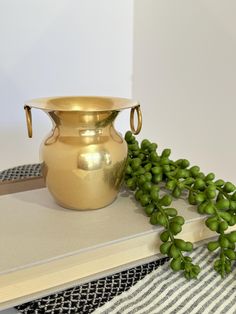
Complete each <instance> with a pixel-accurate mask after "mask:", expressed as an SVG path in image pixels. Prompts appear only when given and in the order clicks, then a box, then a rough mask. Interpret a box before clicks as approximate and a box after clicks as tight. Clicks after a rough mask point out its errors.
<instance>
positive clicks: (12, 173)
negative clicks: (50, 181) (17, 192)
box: [0, 164, 41, 182]
mask: <svg viewBox="0 0 236 314" xmlns="http://www.w3.org/2000/svg"><path fill="white" fill-rule="evenodd" d="M40 176H41V164H32V165H23V166H18V167H14V168H10V169H7V170H3V171H0V182H3V181H13V180H20V179H27V178H34V177H40Z"/></svg>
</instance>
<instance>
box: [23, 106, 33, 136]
mask: <svg viewBox="0 0 236 314" xmlns="http://www.w3.org/2000/svg"><path fill="white" fill-rule="evenodd" d="M24 109H25V116H26V123H27V130H28V136H29V137H30V138H31V137H32V134H33V131H32V114H31V107H29V106H24Z"/></svg>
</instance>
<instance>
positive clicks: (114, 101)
mask: <svg viewBox="0 0 236 314" xmlns="http://www.w3.org/2000/svg"><path fill="white" fill-rule="evenodd" d="M137 106H138V109H136V110H139V111H140V109H139V105H138V103H137V102H135V101H131V100H128V99H122V98H108V97H59V98H58V97H57V98H46V99H38V100H32V101H29V102H27V103H26V106H25V110H26V118H27V127H28V134H29V136H30V135H32V119H31V111H30V110H31V107H34V108H39V109H43V110H44V111H46V113H47V114H48V115H49V117H50V118H51V120H52V123H53V129H52V131H51V133H50V134H49V136H48V137H47V139H46V140H45V141H44V143H43V144H42V146H41V157H42V161H43V176H44V178H45V181H46V185H47V187H48V189H49V191H50V192H51V194H52V195H53V197H54V198H55V200H56V202H57V203H58V204H60V205H61V206H63V207H66V208H72V209H79V210H87V209H96V208H100V207H104V206H106V205H108V204H110V203H111V202H112V201H113V200H114V199H115V198H116V196H117V193H118V191H119V189H120V185H121V183H122V181H123V177H124V169H125V165H126V161H127V145H126V142H125V141H124V139H123V138H122V136H121V135H120V134H119V133H117V132H116V130H115V129H114V120H115V118H116V117H117V115H118V114H119V111H120V110H121V109H124V108H137ZM93 108H94V110H93ZM86 109H87V110H86ZM139 111H137V112H139ZM140 114H141V112H140ZM141 122H142V121H140V120H139V124H138V129H141ZM135 131H137V130H135Z"/></svg>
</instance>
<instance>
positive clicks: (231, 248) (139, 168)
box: [125, 131, 236, 279]
mask: <svg viewBox="0 0 236 314" xmlns="http://www.w3.org/2000/svg"><path fill="white" fill-rule="evenodd" d="M125 140H126V142H127V144H128V163H127V167H126V173H125V183H126V186H127V187H128V188H129V189H130V190H132V191H134V195H135V198H136V200H137V201H139V202H140V203H141V205H142V207H144V210H145V212H146V214H147V216H149V217H150V223H151V224H153V225H160V226H163V227H164V230H163V231H162V232H161V234H160V239H161V241H162V242H163V243H162V244H161V246H160V251H161V253H162V254H164V255H167V256H169V257H170V258H171V262H170V267H171V268H172V269H173V270H174V271H183V272H184V275H185V277H186V278H187V279H191V278H197V276H198V274H199V273H200V267H199V265H196V264H194V263H193V261H192V259H191V257H189V256H185V255H184V252H191V251H192V250H193V244H192V243H191V242H188V241H184V240H182V239H180V238H178V237H176V236H177V234H179V233H180V232H181V230H182V226H183V224H184V222H185V221H184V217H182V216H179V215H178V212H177V210H176V209H175V208H173V207H170V206H171V203H172V200H173V198H175V199H178V198H180V197H184V196H185V195H187V197H186V199H187V200H188V202H189V204H191V205H196V209H197V211H198V213H200V214H203V215H208V216H207V218H206V220H205V224H206V226H207V227H208V228H209V229H210V230H212V231H215V232H216V233H217V234H218V238H217V240H216V241H211V242H209V243H208V245H207V247H208V250H209V251H215V250H218V253H219V254H218V258H217V259H216V260H215V261H214V269H215V271H216V272H218V273H219V274H220V275H221V276H222V277H225V276H226V274H228V273H229V272H231V268H232V262H233V261H234V260H235V259H236V252H235V242H236V231H232V232H230V233H227V229H228V227H229V226H233V225H235V224H236V187H235V185H234V184H232V183H231V182H225V181H224V180H222V179H219V180H215V174H214V173H209V174H207V175H205V174H204V173H202V172H201V171H200V168H199V167H198V166H192V167H191V166H190V163H189V161H188V160H186V159H178V160H176V161H173V160H171V159H170V155H171V150H170V149H168V148H166V149H164V150H163V151H162V153H161V154H158V153H157V144H155V143H151V142H150V141H149V140H147V139H144V140H143V141H142V142H141V145H139V143H138V141H137V140H136V139H135V137H134V136H133V135H132V133H131V132H130V131H128V132H126V134H125ZM161 186H162V187H163V186H164V189H163V188H161ZM160 189H162V195H160ZM163 191H164V195H163Z"/></svg>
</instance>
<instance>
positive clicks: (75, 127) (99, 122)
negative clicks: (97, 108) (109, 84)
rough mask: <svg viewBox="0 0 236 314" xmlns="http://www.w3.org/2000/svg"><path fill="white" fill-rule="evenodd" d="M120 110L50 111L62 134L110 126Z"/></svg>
mask: <svg viewBox="0 0 236 314" xmlns="http://www.w3.org/2000/svg"><path fill="white" fill-rule="evenodd" d="M118 113H119V112H118V111H104V112H103V111H102V112H77V111H76V112H69V111H50V112H48V114H49V116H50V118H51V119H52V120H53V123H54V125H55V127H57V128H58V129H59V130H60V134H61V135H62V134H63V133H68V132H69V133H71V132H72V133H74V132H76V134H77V135H78V131H80V132H81V134H82V133H84V132H86V131H87V133H89V131H91V132H92V131H96V130H101V131H102V130H103V129H106V128H107V127H108V126H110V125H111V124H112V123H113V122H114V120H115V118H116V117H117V115H118Z"/></svg>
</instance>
